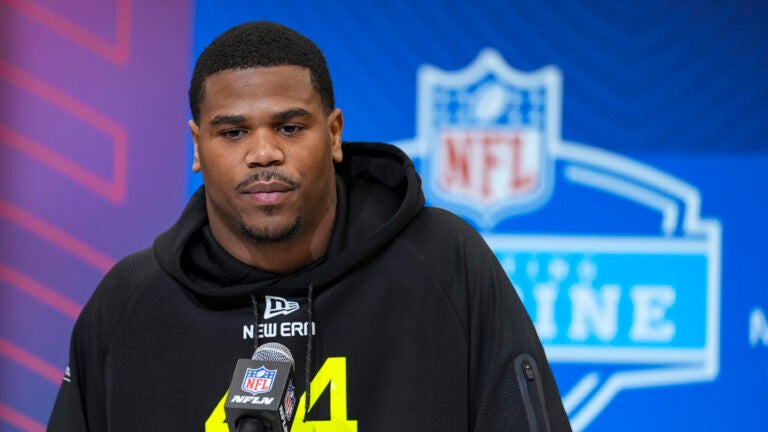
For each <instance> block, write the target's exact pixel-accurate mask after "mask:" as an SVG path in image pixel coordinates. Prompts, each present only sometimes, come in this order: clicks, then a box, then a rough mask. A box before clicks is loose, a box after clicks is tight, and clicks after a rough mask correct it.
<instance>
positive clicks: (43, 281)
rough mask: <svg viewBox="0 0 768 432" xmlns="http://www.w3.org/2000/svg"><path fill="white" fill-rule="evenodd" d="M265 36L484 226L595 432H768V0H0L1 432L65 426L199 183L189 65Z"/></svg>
mask: <svg viewBox="0 0 768 432" xmlns="http://www.w3.org/2000/svg"><path fill="white" fill-rule="evenodd" d="M259 19H266V20H273V21H277V22H280V23H283V24H286V25H288V26H291V27H293V28H295V29H297V30H299V31H300V32H302V33H304V34H306V35H307V36H308V37H310V38H311V39H313V40H314V41H315V42H316V43H317V44H318V45H319V46H320V47H321V48H322V49H323V50H324V52H325V53H326V56H327V59H328V63H329V66H330V69H331V73H332V76H333V78H334V83H335V88H336V100H337V104H338V106H339V107H340V108H341V109H342V110H343V111H344V116H345V130H344V137H345V139H347V140H368V141H385V142H391V143H396V144H397V145H399V146H401V147H402V148H403V149H404V150H406V151H407V152H408V153H409V154H410V155H411V157H412V158H413V159H414V161H415V162H416V164H417V167H418V168H419V170H420V173H421V175H422V178H423V180H424V188H425V192H426V194H427V196H428V199H429V201H430V203H431V204H434V205H439V206H443V207H446V208H448V209H450V210H452V211H454V212H456V213H458V214H460V215H462V216H463V217H465V218H466V219H467V220H468V221H469V222H470V223H471V224H473V225H474V226H475V227H477V229H478V230H480V231H481V232H482V233H483V234H484V236H485V238H486V239H487V241H488V243H489V244H490V245H491V246H492V247H493V249H494V250H495V252H496V254H497V256H498V257H499V260H500V261H501V263H502V264H503V266H504V268H505V269H506V271H507V272H508V274H509V276H510V278H511V279H512V281H513V282H514V284H515V286H516V288H517V290H518V292H519V294H520V296H521V297H522V299H523V302H524V303H525V305H526V307H527V309H528V311H529V313H530V315H531V317H532V318H533V320H534V322H535V324H536V326H537V329H538V331H539V334H540V337H541V339H542V341H543V342H544V344H545V347H546V349H547V352H548V355H549V358H550V360H551V363H552V366H553V369H554V371H555V375H556V378H557V380H558V384H559V386H560V389H561V393H562V395H563V396H564V403H565V405H566V408H567V410H568V413H569V415H570V417H571V420H572V423H573V426H574V429H575V430H577V431H578V430H586V431H616V430H621V431H646V430H655V431H677V430H738V431H748V430H764V429H765V426H764V425H765V424H766V423H768V414H766V411H765V409H764V407H763V405H764V402H765V401H766V400H768V318H767V317H768V294H767V293H766V290H765V289H764V284H765V283H764V281H763V279H764V276H763V274H764V269H765V268H766V267H767V266H768V248H766V247H765V245H766V244H767V243H768V229H766V227H765V221H766V220H768V204H766V202H765V197H766V195H767V193H768V139H766V135H768V104H766V103H765V100H767V99H768V31H767V30H765V28H766V26H765V23H766V22H768V3H766V2H764V1H755V0H744V1H735V2H734V1H723V0H719V1H715V0H699V1H685V0H684V1H677V2H669V1H660V0H651V1H645V2H615V1H606V0H597V1H592V2H576V1H554V0H552V1H530V0H519V1H484V0H479V1H471V2H470V1H445V2H439V3H438V2H434V1H423V0H409V1H403V0H391V1H388V2H372V1H330V2H306V1H284V2H279V3H278V2H266V1H258V0H249V1H246V0H232V1H227V2H220V1H213V0H198V1H197V2H193V1H191V0H164V1H146V0H110V1H103V0H78V1H75V2H59V1H54V0H34V1H33V0H29V1H26V0H0V95H2V97H0V431H6V430H7V431H18V430H23V431H42V430H44V428H45V423H46V422H47V420H48V416H49V415H50V410H51V407H52V405H53V400H54V398H55V395H56V391H57V389H58V386H59V383H60V381H61V377H62V372H63V370H64V367H65V366H66V364H67V356H68V353H67V344H68V338H69V334H70V332H71V329H72V326H73V324H74V320H75V318H76V317H77V315H78V313H79V311H80V309H81V308H82V305H83V304H84V303H85V301H86V300H87V299H88V297H89V296H90V294H91V293H92V291H93V289H94V288H95V286H96V284H97V283H98V281H99V280H100V279H101V277H102V276H103V274H104V273H105V272H106V271H107V270H108V269H109V268H110V267H111V266H112V265H113V264H114V262H115V261H116V260H117V259H119V258H120V257H122V256H125V255H126V254H128V253H130V252H133V251H136V250H138V249H140V248H144V247H147V246H149V245H150V244H151V241H152V240H153V239H154V237H155V236H156V235H157V234H159V233H160V232H161V231H163V230H164V229H166V228H167V227H168V226H170V225H171V224H172V223H173V221H174V220H175V219H176V217H177V216H178V214H179V212H180V211H181V208H182V206H183V204H184V200H185V197H186V196H188V195H189V193H190V192H191V191H192V190H194V188H196V185H197V184H199V181H200V180H199V178H197V177H194V176H191V175H190V162H191V143H190V142H189V140H188V137H187V135H188V131H187V128H186V124H185V122H186V119H187V118H188V117H189V113H188V110H187V106H186V87H187V82H188V79H189V75H190V72H191V68H192V64H193V60H194V58H196V57H197V55H198V54H199V53H200V51H201V50H202V49H203V48H204V46H206V45H207V44H208V43H209V42H210V41H211V40H212V39H213V38H214V37H215V36H216V35H218V34H219V33H221V32H222V31H224V30H226V29H227V28H229V27H231V26H233V25H235V24H238V23H241V22H244V21H249V20H259ZM499 343H503V341H499ZM417 390H418V389H414V391H417Z"/></svg>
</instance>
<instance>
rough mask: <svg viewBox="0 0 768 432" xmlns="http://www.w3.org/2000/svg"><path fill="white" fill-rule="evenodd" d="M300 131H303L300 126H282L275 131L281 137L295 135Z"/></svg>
mask: <svg viewBox="0 0 768 432" xmlns="http://www.w3.org/2000/svg"><path fill="white" fill-rule="evenodd" d="M302 129H304V128H303V127H302V126H300V125H297V124H284V125H281V126H279V127H278V128H277V131H278V132H279V133H280V134H282V135H287V136H291V135H296V134H297V133H299V132H301V131H302Z"/></svg>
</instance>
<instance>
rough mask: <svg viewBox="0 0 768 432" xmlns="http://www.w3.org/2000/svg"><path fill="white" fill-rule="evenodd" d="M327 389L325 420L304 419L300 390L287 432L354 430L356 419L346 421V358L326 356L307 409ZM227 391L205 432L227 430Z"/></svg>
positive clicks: (209, 420)
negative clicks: (328, 408) (328, 399)
mask: <svg viewBox="0 0 768 432" xmlns="http://www.w3.org/2000/svg"><path fill="white" fill-rule="evenodd" d="M326 388H327V389H329V391H330V396H331V415H330V419H328V420H306V421H305V420H304V403H305V402H304V398H306V396H307V394H306V393H304V394H303V395H301V398H300V399H299V403H298V404H297V405H296V408H295V409H296V417H295V418H294V419H293V426H292V427H291V432H357V420H347V359H346V358H344V357H330V358H328V359H326V360H325V363H324V364H323V367H321V368H320V370H319V371H318V372H317V375H315V378H314V379H313V380H312V383H310V389H311V392H310V394H311V395H312V399H310V401H309V407H310V409H311V408H312V407H313V406H314V405H315V402H317V399H318V398H319V397H320V395H321V394H322V393H323V392H324V391H325V389H326ZM228 394H229V392H227V393H225V394H224V397H222V398H221V400H220V401H219V403H218V404H217V405H216V408H214V410H213V412H212V413H211V415H210V417H208V420H207V421H206V422H205V432H229V427H228V426H227V422H226V421H227V420H226V415H225V414H224V403H225V401H226V400H227V395H228Z"/></svg>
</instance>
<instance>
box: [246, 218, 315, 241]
mask: <svg viewBox="0 0 768 432" xmlns="http://www.w3.org/2000/svg"><path fill="white" fill-rule="evenodd" d="M300 229H301V216H296V219H294V221H293V222H292V223H290V224H287V225H283V226H275V225H266V226H253V225H248V224H246V223H245V221H244V220H242V219H241V220H240V235H241V236H242V238H243V239H244V240H245V241H247V242H248V243H251V244H254V245H257V246H263V245H276V244H281V243H287V242H289V241H291V240H293V239H294V238H296V235H298V233H299V230H300Z"/></svg>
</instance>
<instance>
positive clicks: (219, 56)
mask: <svg viewBox="0 0 768 432" xmlns="http://www.w3.org/2000/svg"><path fill="white" fill-rule="evenodd" d="M285 65H291V66H301V67H305V68H307V69H309V77H310V80H311V82H312V86H313V87H314V88H315V90H316V91H317V93H318V94H319V95H320V101H321V103H322V104H323V108H324V109H325V110H326V113H330V112H331V111H333V108H334V100H333V83H332V82H331V74H330V73H329V72H328V66H327V65H326V63H325V57H324V56H323V53H322V51H320V48H318V47H317V45H315V44H314V42H312V41H311V40H309V39H307V37H305V36H304V35H302V34H300V33H298V32H297V31H295V30H292V29H290V28H288V27H286V26H283V25H280V24H277V23H273V22H269V21H254V22H248V23H245V24H240V25H238V26H236V27H233V28H231V29H229V30H227V31H226V32H224V33H222V34H221V35H220V36H219V37H217V38H216V39H214V41H213V42H211V44H210V45H208V47H206V48H205V50H203V52H202V54H200V57H198V59H197V63H196V64H195V70H194V72H192V79H191V80H190V83H189V110H190V111H191V112H192V119H193V120H194V121H195V123H197V124H200V104H201V103H202V101H203V99H204V98H205V84H204V83H205V79H206V78H208V77H209V76H211V75H213V74H215V73H217V72H221V71H225V70H230V69H249V68H257V67H269V66H285Z"/></svg>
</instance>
